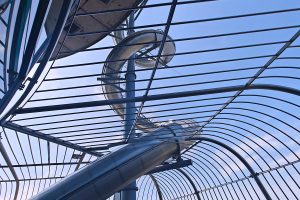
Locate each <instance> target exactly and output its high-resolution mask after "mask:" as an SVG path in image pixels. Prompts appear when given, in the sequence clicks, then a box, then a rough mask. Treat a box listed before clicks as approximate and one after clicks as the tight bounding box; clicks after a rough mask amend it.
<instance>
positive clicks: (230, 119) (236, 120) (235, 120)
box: [216, 116, 294, 162]
mask: <svg viewBox="0 0 300 200" xmlns="http://www.w3.org/2000/svg"><path fill="white" fill-rule="evenodd" d="M246 117H248V116H246ZM216 119H218V120H229V121H234V122H240V123H242V124H246V125H248V126H250V127H251V126H252V127H254V128H257V129H258V130H260V131H262V132H264V133H266V134H268V135H270V136H271V137H273V138H276V137H275V136H274V135H271V134H270V133H268V132H267V131H266V130H264V129H262V128H261V127H258V126H256V125H254V124H251V123H249V122H245V121H241V120H238V119H233V118H226V117H218V118H216ZM251 133H252V134H254V133H253V132H251ZM254 135H256V136H257V134H254ZM276 140H277V141H278V142H279V143H281V144H282V145H283V146H286V147H287V148H288V149H289V151H290V152H292V153H293V154H294V152H293V151H292V150H291V149H290V148H289V147H288V146H287V145H286V144H284V143H283V142H282V141H281V140H279V139H277V138H276ZM264 141H265V142H266V143H268V144H269V145H270V146H273V145H271V144H270V142H268V141H266V140H264ZM273 148H274V150H275V151H277V153H278V154H280V155H281V156H282V158H284V159H285V160H286V158H285V156H284V155H282V153H281V152H280V151H278V150H277V149H276V148H275V147H273ZM286 161H287V160H286ZM287 162H288V161H287Z"/></svg>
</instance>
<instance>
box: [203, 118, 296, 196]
mask: <svg viewBox="0 0 300 200" xmlns="http://www.w3.org/2000/svg"><path fill="white" fill-rule="evenodd" d="M222 124H224V123H222ZM219 128H220V127H219ZM205 135H206V134H205ZM208 135H209V134H208ZM209 136H214V137H219V136H216V135H209ZM219 138H222V137H219ZM222 139H224V138H222ZM261 139H262V138H261ZM225 140H227V139H225ZM227 141H228V140H227ZM258 146H259V145H258ZM271 146H272V145H271ZM272 147H273V146H272ZM273 149H274V150H275V151H278V150H277V149H276V148H275V147H273ZM262 150H263V151H265V153H267V154H268V155H269V156H270V157H271V158H272V160H273V161H274V162H276V163H277V160H276V159H274V157H273V156H272V155H271V154H270V153H269V152H268V151H266V150H265V149H263V148H262ZM279 153H280V152H279ZM258 155H259V154H258ZM263 161H264V162H265V160H263ZM277 165H278V166H280V165H279V163H277ZM268 167H269V169H270V166H269V165H268ZM292 167H293V168H294V169H295V170H296V171H298V170H297V169H296V168H295V166H292ZM284 170H285V171H286V172H287V174H288V175H289V176H290V178H291V179H292V180H293V177H292V176H291V175H290V174H289V173H288V171H287V170H286V169H284ZM278 174H279V173H278ZM270 175H271V177H272V179H273V180H274V182H275V183H276V184H277V186H278V188H279V189H280V190H282V188H281V187H280V185H279V184H278V183H277V181H276V179H275V178H274V177H273V175H272V174H270ZM279 176H281V175H280V174H279ZM264 178H265V177H264ZM281 178H282V177H281ZM282 179H283V178H282ZM267 183H268V182H267ZM268 184H269V183H268ZM296 185H298V184H297V183H296ZM269 186H270V185H269ZM270 188H271V190H272V191H273V193H274V194H275V195H276V196H277V194H276V192H275V191H274V190H273V187H271V186H270ZM282 192H283V191H282ZM283 193H284V192H283Z"/></svg>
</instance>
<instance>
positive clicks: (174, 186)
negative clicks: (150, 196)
mask: <svg viewBox="0 0 300 200" xmlns="http://www.w3.org/2000/svg"><path fill="white" fill-rule="evenodd" d="M156 176H157V177H160V179H162V180H163V181H164V182H165V183H167V184H168V185H169V186H170V187H171V188H172V190H170V191H172V196H173V197H174V198H176V197H180V196H182V191H180V189H181V190H182V188H179V187H178V185H177V184H176V183H175V182H174V181H173V180H171V179H170V178H169V177H168V176H166V174H164V173H157V174H156ZM168 188H169V187H168Z"/></svg>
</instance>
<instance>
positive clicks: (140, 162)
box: [33, 122, 197, 200]
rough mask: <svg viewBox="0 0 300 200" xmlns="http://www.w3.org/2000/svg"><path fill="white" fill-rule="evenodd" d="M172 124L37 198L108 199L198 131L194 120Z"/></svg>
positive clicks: (65, 180) (61, 182)
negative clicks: (193, 122)
mask: <svg viewBox="0 0 300 200" xmlns="http://www.w3.org/2000/svg"><path fill="white" fill-rule="evenodd" d="M180 123H181V124H179V123H176V122H175V123H174V122H172V123H170V124H167V125H166V126H164V127H160V128H158V129H156V130H154V131H153V132H152V133H150V134H147V135H145V136H143V137H141V138H139V139H137V140H136V141H133V143H131V144H128V145H126V146H124V147H123V148H121V149H119V150H117V151H115V152H113V153H111V154H108V155H106V156H105V157H103V158H100V159H98V160H96V161H95V162H94V163H92V164H90V165H88V166H86V167H84V168H82V169H81V170H79V171H78V172H76V173H75V174H72V175H71V176H69V177H67V178H65V179H63V180H62V181H60V182H58V183H57V184H55V185H54V186H52V187H50V188H49V189H47V190H46V191H44V192H43V193H41V194H40V195H38V196H36V197H34V198H33V199H34V200H49V199H55V200H62V199H64V200H82V199H97V200H100V199H107V198H109V197H110V196H111V195H113V194H114V193H116V192H118V191H119V190H121V189H122V188H124V187H125V186H126V185H128V184H129V183H131V182H132V181H133V180H135V179H137V178H138V177H140V176H142V175H143V174H145V173H147V172H148V171H150V170H151V169H153V168H154V167H156V166H157V165H159V164H161V163H162V162H163V161H165V160H167V159H168V158H170V157H172V156H174V155H176V154H177V153H178V152H180V151H181V150H182V149H184V148H186V147H187V145H189V143H188V142H187V141H185V139H186V138H187V137H191V136H192V135H194V134H195V133H197V126H196V125H192V124H191V122H186V123H183V122H180Z"/></svg>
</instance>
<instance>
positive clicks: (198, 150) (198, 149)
mask: <svg viewBox="0 0 300 200" xmlns="http://www.w3.org/2000/svg"><path fill="white" fill-rule="evenodd" d="M209 146H211V145H209ZM197 147H198V146H197ZM211 147H212V146H211ZM213 148H215V147H213ZM193 149H194V150H196V151H197V152H200V153H202V154H205V155H206V156H208V157H210V156H209V155H208V154H207V153H206V152H204V151H202V150H200V149H204V150H206V151H208V152H210V153H212V154H214V155H215V156H216V157H218V158H219V159H220V160H222V161H223V162H224V163H225V164H226V165H227V167H228V168H229V169H231V171H232V172H233V174H234V175H235V177H236V178H237V179H239V177H238V175H237V174H236V172H235V170H233V169H232V167H231V166H230V165H229V164H228V163H227V162H226V161H225V160H224V159H223V158H222V157H221V156H219V155H217V154H216V153H214V152H213V151H211V150H209V149H207V148H206V147H203V146H201V147H198V148H197V149H196V148H193ZM215 149H217V150H219V151H221V152H222V153H224V154H225V152H223V151H222V150H220V149H218V148H215ZM190 153H191V152H190ZM187 155H189V154H187ZM225 155H226V154H225ZM198 156H200V155H198ZM201 157H202V156H201ZM228 158H229V159H230V160H231V161H232V162H233V163H234V164H235V166H237V167H238V168H239V169H240V167H239V166H238V164H237V163H236V162H235V161H234V160H232V159H231V158H230V157H228ZM203 159H204V160H207V159H205V158H203ZM211 159H212V160H213V161H214V162H216V163H217V164H218V165H219V166H220V168H222V169H223V171H224V172H225V173H226V174H227V175H228V177H229V179H230V180H231V182H233V179H232V178H231V177H230V175H229V174H228V173H227V171H226V170H225V169H224V167H223V166H222V165H221V164H220V163H219V162H218V161H217V160H215V159H214V158H211ZM211 165H213V164H211ZM240 171H241V172H242V174H243V175H244V176H245V177H246V175H245V174H244V172H243V171H242V170H241V169H240ZM219 173H220V174H221V176H222V177H223V175H222V173H221V172H219ZM223 179H224V181H225V182H227V181H226V180H225V178H224V177H223ZM242 184H243V186H244V187H245V188H246V191H247V192H248V189H247V187H246V186H245V184H244V183H243V182H242ZM250 185H251V187H252V188H253V186H252V184H251V183H250ZM226 187H227V188H228V186H227V185H226ZM238 187H239V189H240V186H238ZM228 190H229V188H228ZM240 190H241V189H240ZM241 191H242V190H241ZM229 193H230V195H231V196H232V194H231V192H230V190H229ZM248 194H249V192H248ZM236 195H237V194H236ZM249 196H250V197H251V198H252V196H251V195H250V194H249ZM232 198H233V197H232Z"/></svg>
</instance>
